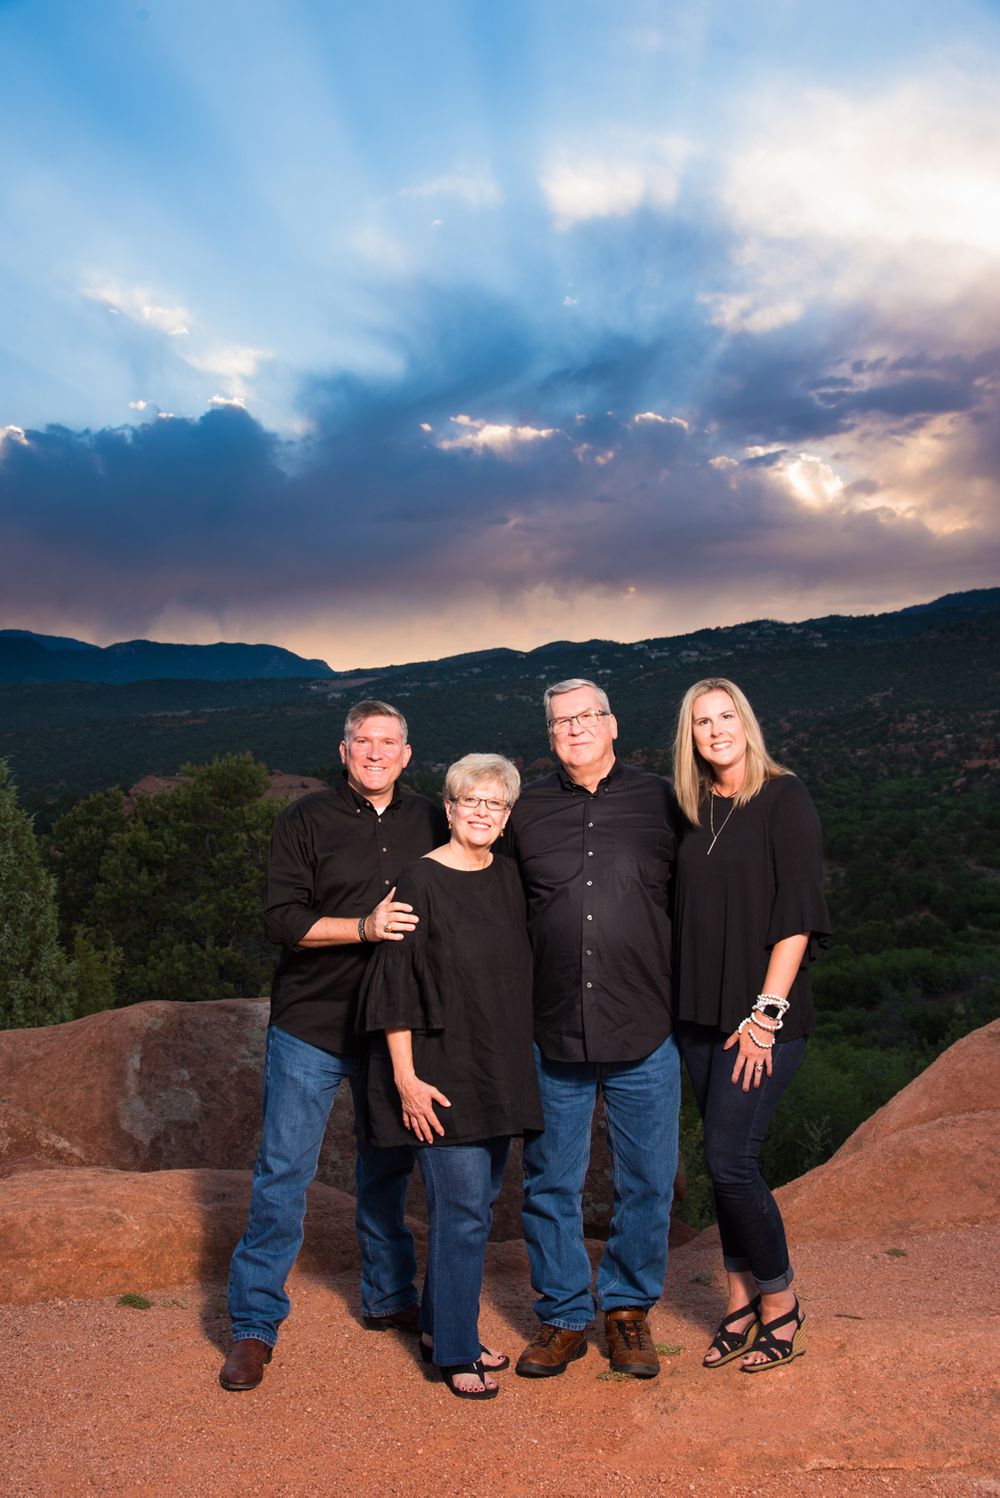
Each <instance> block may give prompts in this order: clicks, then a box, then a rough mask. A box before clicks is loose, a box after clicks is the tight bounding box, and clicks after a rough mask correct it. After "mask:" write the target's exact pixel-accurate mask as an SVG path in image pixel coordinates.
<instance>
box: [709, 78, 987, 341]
mask: <svg viewBox="0 0 1000 1498" xmlns="http://www.w3.org/2000/svg"><path fill="white" fill-rule="evenodd" d="M745 114H746V118H747V119H748V121H749V122H750V123H749V126H748V129H747V130H746V132H745V133H744V135H743V137H742V138H741V140H740V141H739V142H738V143H737V144H736V145H735V146H734V147H733V148H732V149H731V150H730V151H729V152H728V153H727V154H725V155H724V159H723V162H722V173H721V180H720V183H719V188H718V196H719V201H720V206H721V208H722V210H723V213H724V216H725V218H726V221H727V222H728V225H729V227H730V229H731V230H732V231H733V233H734V234H735V236H736V245H737V249H736V252H735V253H734V257H733V264H732V268H731V277H732V280H733V281H734V282H736V283H737V284H736V285H735V286H734V287H730V288H726V289H719V290H718V291H715V292H709V293H707V294H704V296H703V300H704V301H705V303H706V305H708V306H709V307H710V308H711V315H712V319H713V321H714V322H716V324H717V325H719V326H722V327H725V328H727V329H729V330H730V331H749V332H767V331H770V329H771V328H772V327H778V326H781V325H783V324H784V323H787V322H790V321H793V320H796V319H797V317H798V316H801V315H802V311H803V309H805V308H808V307H818V306H827V307H829V306H838V305H843V304H845V303H851V302H857V301H864V302H868V303H872V304H877V306H878V307H879V310H880V318H881V321H882V323H883V325H884V326H885V325H898V324H899V322H900V319H903V320H904V321H905V320H906V319H908V318H909V317H912V316H913V315H914V313H915V312H916V310H917V309H918V308H919V309H920V310H921V311H922V312H923V313H924V314H925V315H926V314H927V313H928V312H929V311H930V310H931V309H933V308H939V309H941V310H942V311H944V310H945V309H947V311H948V315H949V318H950V322H951V327H952V331H953V334H956V335H959V336H962V337H966V338H971V339H972V340H973V341H975V340H976V339H978V338H979V337H980V336H981V332H982V325H983V323H982V315H983V307H984V298H985V305H987V306H989V307H990V308H991V309H992V311H993V312H994V313H995V312H996V310H997V307H998V302H1000V296H998V293H997V289H996V278H997V272H998V270H1000V177H998V174H997V171H996V162H997V160H998V159H1000V96H998V94H997V91H996V88H995V79H994V78H993V77H992V74H991V75H990V76H988V77H987V76H986V75H985V74H984V73H981V72H976V71H974V70H966V71H965V72H959V71H958V70H957V69H950V68H948V67H947V66H944V67H942V68H941V69H939V70H937V71H936V72H935V74H934V75H933V76H932V75H928V76H926V77H924V78H917V79H910V80H909V81H906V82H901V83H898V84H896V85H895V86H892V87H888V88H884V89H883V90H882V91H880V92H868V93H863V94H862V93H860V92H850V91H849V90H847V89H831V88H824V89H820V88H799V89H794V88H793V89H785V90H778V89H774V90H771V91H770V92H769V93H768V95H767V96H766V97H763V96H762V97H756V98H752V99H749V100H747V101H746V102H745Z"/></svg>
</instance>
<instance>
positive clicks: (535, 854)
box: [502, 760, 677, 1062]
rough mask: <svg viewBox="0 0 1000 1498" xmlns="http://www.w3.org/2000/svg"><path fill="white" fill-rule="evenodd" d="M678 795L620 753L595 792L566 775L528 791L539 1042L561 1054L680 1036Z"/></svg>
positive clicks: (518, 851)
mask: <svg viewBox="0 0 1000 1498" xmlns="http://www.w3.org/2000/svg"><path fill="white" fill-rule="evenodd" d="M676 828H677V803H676V800H675V798H674V793H673V791H672V790H671V788H670V786H669V785H668V784H667V782H666V781H665V780H663V779H662V778H661V777H660V776H659V775H652V774H650V773H649V771H647V770H639V769H637V768H636V767H635V766H634V765H627V764H623V763H622V762H621V760H616V761H615V764H614V767H613V769H612V770H611V771H610V773H609V774H608V775H607V777H606V778H605V779H604V780H602V781H601V783H600V785H599V786H598V787H597V789H596V791H594V792H593V793H591V792H590V791H588V790H586V789H585V787H583V786H579V785H576V784H575V783H574V782H573V781H572V780H571V779H570V778H569V777H568V776H567V775H565V774H564V773H563V772H562V771H556V772H555V773H554V774H552V775H546V776H545V777H544V778H543V779H541V780H536V781H534V782H532V784H530V785H528V786H526V787H525V789H524V791H523V793H522V795H521V797H520V800H518V801H517V802H516V804H515V806H514V810H513V811H512V813H511V816H510V821H509V822H508V823H507V829H506V835H505V837H504V842H503V845H502V846H503V847H504V850H505V851H506V852H508V853H510V854H511V855H512V856H513V857H515V858H516V859H517V861H518V864H519V866H520V870H521V879H522V882H523V884H524V891H525V894H526V896H527V900H528V927H529V931H530V933H531V944H532V949H533V951H534V959H535V985H534V994H535V1040H536V1042H537V1044H538V1046H539V1048H540V1049H541V1051H542V1054H543V1055H544V1056H547V1057H548V1058H549V1060H551V1061H610V1062H621V1061H636V1060H639V1059H641V1058H642V1057H643V1056H648V1055H649V1053H650V1052H651V1051H653V1050H655V1049H656V1047H657V1046H658V1045H660V1044H661V1043H662V1042H663V1041H664V1040H665V1039H666V1037H667V1036H668V1035H669V1034H670V916H669V913H668V901H669V894H670V876H671V872H672V869H673V862H674V854H675V848H676Z"/></svg>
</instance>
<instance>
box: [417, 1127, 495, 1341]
mask: <svg viewBox="0 0 1000 1498" xmlns="http://www.w3.org/2000/svg"><path fill="white" fill-rule="evenodd" d="M509 1144H510V1140H509V1139H506V1138H500V1139H483V1140H480V1141H478V1142H477V1143H476V1144H428V1145H425V1146H424V1147H423V1149H421V1150H420V1151H419V1152H418V1155H417V1159H418V1161H419V1162H420V1173H421V1175H422V1176H423V1178H424V1189H425V1191H426V1192H427V1277H426V1279H425V1280H424V1293H423V1298H422V1299H421V1302H420V1330H421V1331H422V1332H426V1334H427V1335H428V1336H429V1337H431V1338H432V1339H433V1343H434V1361H435V1363H437V1364H439V1365H440V1366H442V1367H449V1366H454V1365H455V1364H456V1363H474V1362H476V1360H477V1359H478V1358H479V1355H480V1341H479V1292H480V1290H481V1289H482V1286H483V1264H484V1262H485V1259H486V1240H487V1238H488V1237H489V1235H490V1227H491V1225H492V1222H493V1203H494V1202H495V1201H496V1199H497V1197H498V1196H499V1194H500V1187H501V1186H502V1184H503V1172H504V1166H505V1165H506V1163H507V1149H508V1146H509Z"/></svg>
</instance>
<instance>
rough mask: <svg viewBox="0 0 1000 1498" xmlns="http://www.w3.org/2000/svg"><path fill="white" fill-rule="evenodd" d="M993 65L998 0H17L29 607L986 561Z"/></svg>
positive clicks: (670, 610) (701, 582)
mask: <svg viewBox="0 0 1000 1498" xmlns="http://www.w3.org/2000/svg"><path fill="white" fill-rule="evenodd" d="M998 74H1000V5H998V4H997V3H995V0H990V3H986V0H978V3H976V0H952V3H950V4H949V5H948V6H946V7H942V6H941V5H940V4H938V3H935V4H930V3H927V0H879V3H877V4H872V3H871V0H865V3H863V4H859V3H856V0H838V3H837V4H836V5H816V4H815V0H809V3H806V0H803V3H799V0H764V3H757V0H728V3H719V0H716V3H701V0H683V3H680V4H675V3H673V0H614V3H611V0H601V3H595V0H572V3H568V0H505V3H504V4H503V5H488V4H485V3H483V0H421V3H419V4H414V3H413V0H364V3H362V0H332V3H325V4H324V3H321V0H240V3H236V0H196V3H193V0H147V3H146V4H144V5H136V4H135V3H134V0H130V3H119V0H0V138H2V139H3V140H4V142H5V151H4V161H3V167H2V184H3V191H2V194H0V276H2V295H0V627H6V628H24V629H33V630H37V631H40V632H43V633H52V634H61V635H67V634H68V635H76V636H77V637H79V638H82V639H87V640H91V641H93V642H95V643H97V644H109V643H111V642H113V641H115V640H121V639H131V638H136V637H145V638H152V639H160V640H176V641H186V642H202V643H207V642H210V641H215V640H219V639H228V640H249V641H268V642H270V643H273V644H279V645H284V646H286V647H288V648H290V649H292V650H296V651H298V652H300V653H301V654H304V655H307V656H310V657H313V656H319V657H322V658H323V659H325V660H327V661H328V662H329V663H330V664H331V665H332V666H334V667H335V668H339V669H343V668H348V667H353V666H364V665H381V664H387V663H390V662H403V661H408V660H415V659H421V658H431V657H435V656H441V655H446V654H453V653H457V652H459V651H465V650H476V649H485V648H489V647H491V646H496V645H506V646H512V647H515V648H520V649H529V648H532V647H534V646H536V645H540V644H543V643H545V642H547V641H549V640H553V639H580V640H585V639H590V638H594V637H602V638H607V639H618V640H636V639H643V638H648V637H651V636H659V635H669V634H680V633H685V632H687V631H689V630H694V629H701V628H705V627H709V626H718V625H725V624H733V623H738V622H741V621H743V620H747V619H754V618H764V617H766V618H775V619H803V618H810V617H816V616H820V615H824V614H829V613H838V612H839V613H874V612H881V611H883V610H887V609H894V608H898V607H901V606H904V605H906V604H910V603H914V602H919V601H924V600H928V599H931V598H934V597H937V596H939V595H941V594H943V593H947V592H953V591H957V590H960V589H965V588H974V587H983V586H991V585H995V584H996V583H997V582H1000V566H998V539H997V538H998V533H1000V527H998V525H997V511H998V500H1000V423H998V419H997V417H998V407H1000V171H998V167H997V163H998V162H1000V90H998V89H997V87H996V78H997V76H998Z"/></svg>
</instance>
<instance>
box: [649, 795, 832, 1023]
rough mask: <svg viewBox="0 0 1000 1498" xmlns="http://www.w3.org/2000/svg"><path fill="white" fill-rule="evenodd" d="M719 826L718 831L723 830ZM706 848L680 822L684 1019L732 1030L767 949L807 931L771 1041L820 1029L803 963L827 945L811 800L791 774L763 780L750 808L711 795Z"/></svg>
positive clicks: (679, 999)
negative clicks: (787, 1006) (786, 1004)
mask: <svg viewBox="0 0 1000 1498" xmlns="http://www.w3.org/2000/svg"><path fill="white" fill-rule="evenodd" d="M720 827H721V830H720ZM715 828H716V833H717V834H718V836H717V838H716V841H715V845H714V847H712V851H711V853H709V851H708V850H709V847H711V846H712V833H711V830H710V827H709V817H708V806H707V804H706V806H705V808H704V810H703V812H702V825H701V826H700V827H693V826H692V825H691V824H690V823H685V825H684V828H683V832H682V837H681V843H680V847H679V849H678V854H677V882H676V891H677V893H676V909H675V926H674V929H675V940H676V963H675V995H676V1008H677V1014H678V1017H679V1018H680V1019H683V1020H692V1021H694V1023H696V1024H700V1025H712V1026H714V1027H715V1028H716V1029H718V1030H721V1031H723V1032H724V1033H725V1034H726V1035H729V1034H731V1033H732V1031H733V1030H735V1029H736V1026H737V1025H738V1024H739V1022H740V1020H741V1019H745V1018H746V1016H747V1015H748V1014H749V1012H750V1010H751V1008H752V1007H753V1003H754V999H755V997H756V995H757V994H758V993H759V992H760V991H761V989H762V987H763V984H764V977H765V974H766V972H767V965H768V961H769V959H770V955H771V948H772V947H773V946H774V945H775V943H776V942H779V941H781V940H782V939H783V938H784V937H786V936H798V935H801V934H802V932H809V934H810V939H809V945H808V947H807V949H806V953H805V956H804V957H803V959H802V966H801V967H800V969H799V971H798V973H797V975H796V977H795V981H794V983H793V984H792V987H791V990H790V992H789V994H788V999H789V1003H790V1005H791V1007H790V1009H789V1011H788V1013H787V1014H786V1015H785V1017H784V1025H783V1027H782V1029H781V1030H779V1031H778V1033H777V1035H776V1036H775V1039H776V1040H777V1041H779V1042H780V1041H784V1040H795V1039H797V1038H798V1037H799V1036H802V1035H811V1034H812V1032H813V1030H814V1029H815V1028H816V1022H815V1016H814V1013H813V1005H812V992H811V986H810V982H809V963H810V961H811V960H812V959H813V958H814V957H815V956H816V953H817V950H818V948H819V947H820V946H825V945H827V943H828V940H829V936H830V917H829V915H828V913H827V908H826V899H825V897H824V894H823V843H822V834H821V831H820V825H819V818H818V816H817V815H816V809H815V807H814V806H813V803H812V798H811V797H810V795H809V792H808V791H807V790H806V788H805V786H804V785H803V784H802V782H801V780H799V779H797V778H796V777H795V776H794V775H779V776H776V777H775V778H774V779H773V780H769V781H767V782H766V783H765V785H764V786H763V787H762V789H761V790H760V791H759V792H758V794H757V795H756V796H754V797H753V799H752V800H751V801H750V802H749V803H748V804H747V805H746V806H742V807H740V806H736V805H735V804H734V803H732V802H730V801H727V800H724V799H722V798H718V797H717V798H716V801H715Z"/></svg>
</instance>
